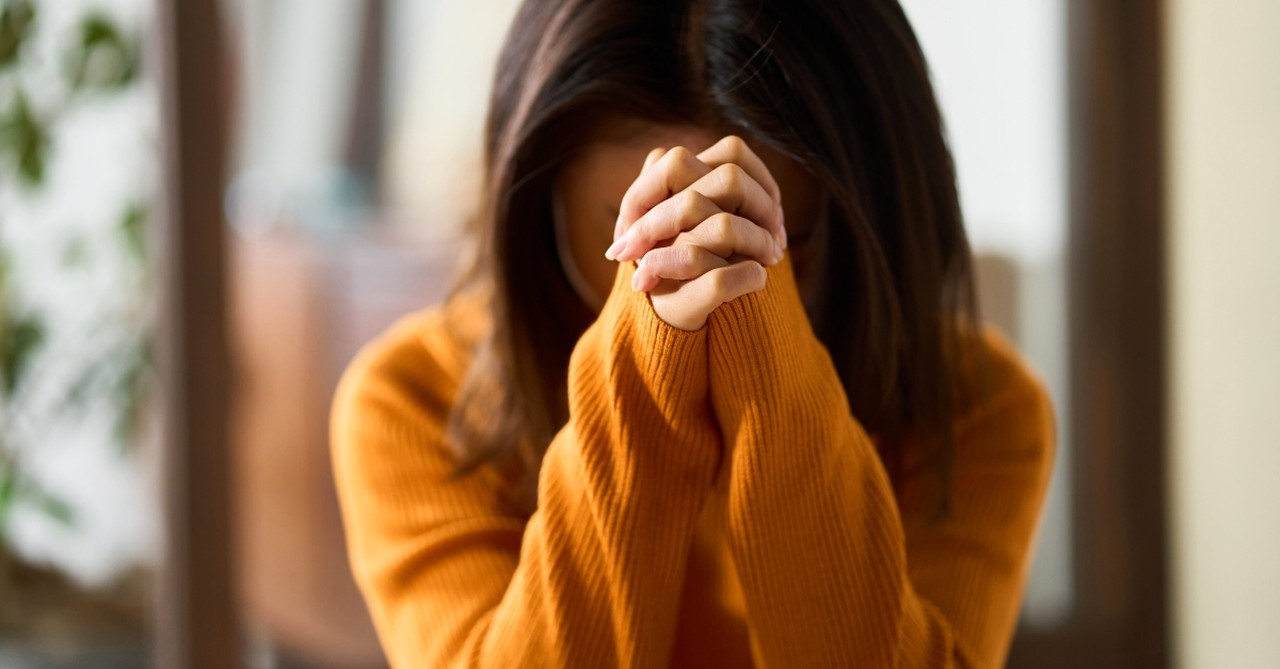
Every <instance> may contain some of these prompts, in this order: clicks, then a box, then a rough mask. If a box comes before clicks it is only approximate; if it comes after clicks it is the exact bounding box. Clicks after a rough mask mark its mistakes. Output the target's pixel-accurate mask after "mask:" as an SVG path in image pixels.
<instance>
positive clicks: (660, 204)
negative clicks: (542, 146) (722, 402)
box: [605, 135, 786, 330]
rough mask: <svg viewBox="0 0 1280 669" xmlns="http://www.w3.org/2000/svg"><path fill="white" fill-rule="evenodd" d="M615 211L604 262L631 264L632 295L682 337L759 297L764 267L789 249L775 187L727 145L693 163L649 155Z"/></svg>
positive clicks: (681, 152)
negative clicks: (739, 302)
mask: <svg viewBox="0 0 1280 669" xmlns="http://www.w3.org/2000/svg"><path fill="white" fill-rule="evenodd" d="M619 209H620V213H619V216H618V223H617V227H616V228H615V230H614V235H615V241H614V245H613V246H611V247H610V248H609V250H608V251H607V252H606V254H605V255H606V257H608V258H610V259H611V260H619V261H626V260H636V261H637V270H636V272H635V274H634V276H633V277H632V288H633V289H635V290H643V291H649V293H650V301H651V302H652V304H653V308H654V311H655V312H656V313H657V315H658V317H659V318H661V319H662V320H663V321H665V322H666V323H668V324H669V325H671V326H673V327H676V328H679V329H681V330H697V329H699V328H701V327H702V326H703V325H704V324H705V323H706V321H707V317H708V316H709V315H710V314H711V312H712V311H714V310H715V309H716V308H717V307H719V306H720V305H721V304H724V303H725V302H729V301H731V300H734V299H737V298H738V297H741V296H743V295H746V294H749V293H752V292H755V291H758V290H760V289H762V288H764V285H765V271H764V267H765V266H766V265H774V264H776V263H777V262H778V261H780V260H781V259H782V254H783V249H784V248H785V247H786V231H785V227H784V221H783V213H782V200H781V193H780V192H779V190H778V185H777V182H776V181H775V180H774V179H773V176H772V175H771V174H769V170H768V169H767V168H766V167H765V165H764V162H763V161H762V160H760V158H759V157H758V156H757V155H756V154H755V153H754V152H753V151H751V149H750V148H749V147H748V146H747V144H746V142H744V141H743V140H742V139H741V138H739V137H736V136H732V135H731V136H728V137H725V138H724V139H722V140H720V141H719V142H717V143H716V144H715V145H714V146H712V147H711V148H709V149H707V150H706V151H703V152H702V153H700V154H697V155H694V154H693V153H692V152H691V151H689V150H688V149H686V148H684V147H679V146H677V147H674V148H672V149H670V150H665V149H654V150H653V151H651V152H650V153H649V156H648V158H647V159H646V160H645V165H644V168H643V169H642V170H641V173H640V176H639V177H637V178H636V180H635V182H634V183H632V185H631V187H630V188H629V189H628V190H627V193H626V195H625V196H624V197H623V199H622V203H621V205H620V207H619Z"/></svg>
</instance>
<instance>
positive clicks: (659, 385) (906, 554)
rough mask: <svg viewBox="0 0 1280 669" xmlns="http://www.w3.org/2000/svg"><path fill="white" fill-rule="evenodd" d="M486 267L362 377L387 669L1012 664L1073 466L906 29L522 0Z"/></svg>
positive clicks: (766, 10)
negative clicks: (1062, 470) (982, 289)
mask: <svg viewBox="0 0 1280 669" xmlns="http://www.w3.org/2000/svg"><path fill="white" fill-rule="evenodd" d="M485 149H486V157H487V164H486V169H487V172H486V177H487V180H488V181H487V183H488V192H487V197H486V201H485V203H484V205H485V208H484V212H483V215H482V216H480V217H478V219H477V226H476V229H475V230H474V239H475V241H476V244H477V246H476V248H477V253H476V259H475V261H474V263H473V264H472V266H471V268H470V270H469V272H468V273H467V274H466V276H465V278H464V280H463V281H462V282H461V284H460V286H459V289H458V290H457V291H455V294H454V296H453V297H452V298H451V299H450V300H449V302H448V303H447V304H446V305H445V306H444V307H443V308H442V309H439V310H432V311H427V312H424V313H420V314H416V315H412V316H409V317H407V318H406V319H404V320H402V321H401V322H400V323H399V324H398V325H396V326H395V327H394V328H392V329H391V330H390V331H389V332H388V333H386V334H385V335H384V336H383V337H382V338H380V339H379V340H378V341H376V342H375V343H373V344H371V345H370V346H369V347H368V348H367V349H366V350H365V351H364V352H363V353H362V354H361V355H360V356H359V358H358V359H357V360H356V361H355V362H354V363H353V364H352V366H351V367H350V369H349V370H348V372H347V374H346V375H345V377H344V380H343V382H342V384H341V387H340V389H339V391H338V394H337V397H336V400H335V405H334V414H333V424H332V435H333V447H334V468H335V472H336V477H337V483H338V491H339V494H340V499H341V502H342V508H343V513H344V518H345V523H346V527H347V533H348V542H349V548H350V557H351V561H352V565H353V568H354V571H355V574H356V577H357V580H358V582H359V584H360V586H361V588H362V590H363V592H364V594H365V597H366V599H367V601H368V604H369V608H370V610H371V612H372V615H373V618H374V621H375V624H376V626H377V628H378V630H379V633H380V636H381V638H382V642H383V645H384V647H385V648H386V650H387V654H388V656H389V658H390V659H391V662H392V663H393V665H395V666H397V667H437V666H483V667H528V666H553V667H558V666H574V667H608V666H627V667H659V666H696V667H717V666H751V665H752V664H754V665H756V666H766V667H801V666H863V667H950V666H956V667H996V666H1000V665H1002V664H1003V662H1004V658H1005V655H1006V653H1007V650H1008V646H1009V642H1010V638H1011V636H1012V633H1013V629H1014V625H1015V622H1016V618H1017V612H1018V609H1019V603H1020V599H1021V593H1022V589H1023V584H1024V580H1025V576H1026V569H1027V565H1028V556H1029V552H1030V545H1031V541H1032V537H1033V534H1034V530H1035V527H1036V523H1037V518H1038V516H1039V511H1040V508H1041V504H1042V502H1043V499H1044V494H1045V488H1046V486H1047V482H1048V478H1049V473H1050V470H1051V463H1052V457H1053V442H1052V433H1053V429H1052V418H1051V410H1050V407H1049V405H1048V403H1047V400H1046V396H1045V393H1044V391H1043V389H1042V387H1041V385H1040V384H1039V383H1038V382H1037V381H1036V380H1034V378H1033V377H1032V376H1031V375H1030V373H1029V372H1028V371H1027V370H1026V368H1025V366H1024V365H1023V363H1022V362H1020V360H1019V358H1018V357H1017V355H1016V354H1015V353H1014V352H1013V351H1012V350H1011V349H1010V347H1009V346H1008V345H1007V344H1006V343H1005V342H1003V341H1002V340H1001V339H999V338H998V337H997V336H996V335H994V334H992V333H990V332H984V331H982V330H981V329H980V328H978V327H977V326H976V323H977V319H976V316H975V315H974V314H973V309H972V306H971V295H972V279H971V274H970V256H969V249H968V244H967V242H966V239H965V235H964V230H963V226H962V223H961V220H960V210H959V206H958V202H957V196H956V189H955V175H954V169H953V166H952V161H951V158H950V155H949V153H948V149H947V147H946V144H945V140H944V135H943V129H942V123H941V120H940V117H939V113H938V109H937V105H936V103H935V101H934V97H933V93H932V90H931V87H930V84H929V80H928V74H927V71H926V67H925V64H924V60H923V57H922V54H921V52H920V48H919V46H918V44H917V42H916V40H915V37H914V35H913V33H912V31H911V28H910V26H909V25H908V22H907V20H906V17H905V16H904V15H903V12H902V10H901V8H900V7H899V6H898V4H897V2H896V1H895V0H857V1H854V0H785V1H784V0H666V1H651V2H633V1H631V0H527V1H526V2H525V4H524V6H523V7H522V9H521V10H520V12H519V14H518V15H517V17H516V20H515V23H514V27H513V28H512V29H511V32H510V34H509V36H508V40H507V44H506V46H505V49H504V52H503V54H502V57H501V60H500V63H499V68H498V74H497V79H496V81H495V86H494V92H493V98H492V101H491V111H490V118H489V124H488V128H487V142H486V147H485Z"/></svg>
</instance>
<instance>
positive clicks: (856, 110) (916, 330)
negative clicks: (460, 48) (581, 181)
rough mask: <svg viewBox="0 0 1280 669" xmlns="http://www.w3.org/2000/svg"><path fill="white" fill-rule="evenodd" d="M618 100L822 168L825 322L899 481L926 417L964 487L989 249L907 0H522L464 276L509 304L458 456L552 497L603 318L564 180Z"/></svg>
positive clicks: (932, 461)
mask: <svg viewBox="0 0 1280 669" xmlns="http://www.w3.org/2000/svg"><path fill="white" fill-rule="evenodd" d="M620 116H621V117H631V118H638V119H641V120H644V121H649V122H654V123H672V124H689V123H690V122H693V123H695V124H698V125H703V126H705V127H709V128H724V129H730V130H733V131H736V132H739V133H741V134H742V135H744V136H747V137H750V138H752V141H754V142H760V143H763V144H767V145H768V147H769V148H770V149H772V150H774V151H776V152H778V153H780V154H782V155H785V156H787V157H789V158H791V159H793V160H795V161H796V162H797V163H798V164H800V165H801V166H802V167H803V168H804V169H805V171H806V172H807V173H808V175H809V176H810V177H811V178H812V179H813V180H814V182H815V183H816V184H818V185H819V187H820V189H821V191H822V193H823V195H824V200H825V203H826V204H825V206H824V207H823V208H822V211H823V213H822V215H821V217H820V220H818V221H817V222H816V224H815V225H814V227H813V232H812V233H811V234H808V235H806V239H804V240H793V248H795V247H796V246H798V245H800V244H807V245H809V246H810V249H809V255H816V256H818V257H822V258H824V259H825V260H828V261H829V262H822V263H819V264H818V266H820V267H822V268H823V269H822V272H821V274H820V275H818V276H816V277H814V278H813V280H814V281H816V282H817V284H818V285H817V286H814V287H813V290H811V291H810V294H811V295H814V296H816V297H815V298H814V299H812V300H810V299H806V311H807V313H808V316H809V319H810V322H811V323H812V326H813V328H814V332H815V333H816V334H817V336H818V337H819V339H820V340H821V341H822V343H823V344H824V345H825V347H826V349H827V351H828V352H829V353H830V355H831V358H832V361H833V363H834V365H835V367H836V369H837V372H838V374H839V376H840V379H841V381H842V383H843V386H844V390H845V393H846V395H847V397H848V402H849V409H850V411H851V412H852V414H853V415H854V416H856V417H857V418H858V420H859V421H860V422H861V423H862V424H863V425H864V426H865V427H866V428H867V430H868V431H869V432H872V433H874V434H876V435H877V437H878V442H879V444H880V448H881V451H880V455H881V458H882V460H883V461H884V462H885V464H886V467H887V469H888V470H889V472H890V476H891V478H893V477H895V476H896V472H898V471H899V467H900V465H901V457H902V453H901V448H902V443H903V442H904V438H905V437H906V436H907V435H911V438H912V440H913V442H914V443H920V444H925V445H926V446H927V456H926V462H927V463H929V466H930V467H931V468H932V469H933V471H935V472H936V473H937V475H938V477H937V481H938V482H939V485H940V486H942V487H949V480H950V468H951V461H952V443H951V442H952V438H951V425H952V423H953V420H954V418H955V415H956V413H957V410H958V409H957V402H958V395H959V394H960V393H961V392H962V390H961V386H960V384H959V383H958V376H959V375H958V373H957V365H958V360H957V356H956V355H955V353H956V352H957V350H958V346H959V338H960V336H961V330H963V329H964V328H965V327H967V326H965V325H959V326H958V325H957V324H965V323H968V324H973V323H976V322H977V315H976V306H975V304H974V298H973V293H974V289H973V279H972V268H971V254H970V250H969V245H968V241H967V239H966V236H965V231H964V226H963V221H962V218H961V213H960V206H959V198H958V195H957V190H956V177H955V168H954V163H953V160H952V157H951V153H950V150H949V149H948V146H947V142H946V137H945V131H944V127H943V122H942V118H941V115H940V113H939V109H938V105H937V102H936V100H935V96H934V92H933V87H932V84H931V82H930V78H929V72H928V68H927V66H926V63H925V58H924V55H923V53H922V51H921V48H920V45H919V43H918V41H917V39H916V37H915V34H914V32H913V30H912V28H911V26H910V23H909V21H908V20H907V17H906V15H905V14H904V12H903V10H902V8H901V6H899V4H898V2H897V0H646V1H645V2H635V1H634V0H526V1H525V2H524V4H523V6H522V7H521V8H520V9H519V11H518V13H517V15H516V17H515V20H514V22H513V24H512V26H511V28H510V30H509V32H508V35H507V39H506V43H505V46H504V48H503V50H502V53H501V56H500V58H499V63H498V67H497V71H496V76H495V78H494V82H493V91H492V97H491V100H490V109H489V117H488V121H487V125H486V129H485V143H484V158H485V174H484V177H485V181H484V183H485V189H484V194H483V197H484V199H483V201H482V203H481V207H480V210H479V213H478V215H477V216H476V217H475V219H474V221H473V224H472V227H471V230H470V239H471V240H472V242H473V243H474V249H473V250H474V253H473V256H472V261H471V262H470V263H468V266H467V268H466V270H465V271H464V272H463V274H462V275H461V277H460V281H459V283H458V286H457V288H456V289H455V295H458V294H462V293H469V294H477V295H480V296H482V304H483V305H484V308H485V309H487V310H488V311H489V314H488V315H489V317H490V318H489V321H490V322H491V327H489V328H488V329H487V331H486V332H485V333H484V334H483V336H482V337H481V338H480V339H479V341H477V342H476V343H475V351H474V357H473V362H472V363H471V366H470V368H469V371H468V372H467V374H466V376H465V377H464V378H463V380H462V382H461V385H460V387H459V390H458V394H457V396H456V399H455V402H454V404H453V408H452V410H451V414H450V417H449V422H448V426H447V438H448V441H449V443H450V444H451V446H452V448H453V449H455V451H456V454H457V456H458V462H459V472H460V473H465V472H467V471H469V470H471V469H473V468H474V467H476V466H477V465H479V464H482V463H486V462H488V463H494V464H497V465H500V466H502V467H503V468H504V470H505V471H518V472H520V473H521V476H520V477H517V479H515V480H513V487H519V488H521V489H522V490H523V495H524V498H525V499H528V500H531V499H532V497H531V496H532V495H534V494H535V489H536V488H535V486H536V475H537V471H538V469H539V467H540V463H541V459H542V455H543V453H544V452H545V450H546V447H547V446H548V444H549V443H550V442H551V440H552V438H553V437H554V435H555V433H556V432H557V431H558V430H559V429H560V427H561V426H563V425H564V424H565V422H566V421H567V420H568V404H567V389H566V383H567V369H568V363H569V357H570V354H571V352H572V349H573V346H574V344H575V342H576V341H577V339H578V338H579V336H580V335H581V334H582V332H583V331H585V329H586V328H587V327H588V326H589V325H590V323H591V322H592V320H593V319H594V317H595V316H594V314H593V313H592V311H591V310H590V309H589V308H588V307H587V305H585V304H584V303H583V302H582V300H581V299H580V298H579V297H578V295H577V293H576V292H575V291H574V290H573V288H572V286H571V285H570V283H569V281H568V279H567V278H566V276H565V273H564V270H563V268H562V267H561V265H560V262H559V256H558V254H557V250H556V243H555V233H554V228H553V219H552V216H553V209H552V197H553V195H552V192H553V188H554V185H555V179H556V178H557V175H558V173H559V171H560V168H561V167H562V166H564V165H565V164H566V163H567V162H568V161H570V160H571V159H573V157H574V156H575V155H576V154H577V153H578V152H579V151H580V150H581V149H582V148H584V146H585V145H586V144H587V143H588V142H590V141H591V140H592V137H593V135H594V132H595V131H597V130H600V127H599V126H600V124H601V123H603V122H605V120H606V119H611V118H618V117H620ZM784 197H785V194H784ZM942 498H943V499H945V498H946V495H945V494H944V495H943V496H942ZM944 505H945V503H944Z"/></svg>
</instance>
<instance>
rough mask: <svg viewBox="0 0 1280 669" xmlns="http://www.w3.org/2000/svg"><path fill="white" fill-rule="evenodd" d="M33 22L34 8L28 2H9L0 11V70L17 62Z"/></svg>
mask: <svg viewBox="0 0 1280 669" xmlns="http://www.w3.org/2000/svg"><path fill="white" fill-rule="evenodd" d="M35 20H36V7H35V5H34V4H32V3H31V1H30V0H11V1H10V2H8V3H6V4H5V6H4V8H3V9H0V70H3V69H5V68H7V67H10V66H12V65H13V64H14V63H17V62H18V54H19V53H20V52H21V51H22V43H23V42H25V41H26V39H27V37H29V36H30V35H31V29H32V26H33V25H34V24H35Z"/></svg>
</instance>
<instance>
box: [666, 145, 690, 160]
mask: <svg viewBox="0 0 1280 669" xmlns="http://www.w3.org/2000/svg"><path fill="white" fill-rule="evenodd" d="M663 158H664V159H665V160H670V161H671V162H673V163H676V164H688V163H689V161H691V160H696V159H697V158H696V157H695V156H694V155H693V152H692V151H690V150H689V149H687V148H685V147H683V146H673V147H671V149H670V150H669V151H667V154H666V155H665V156H663Z"/></svg>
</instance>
